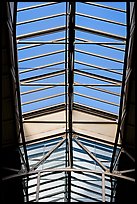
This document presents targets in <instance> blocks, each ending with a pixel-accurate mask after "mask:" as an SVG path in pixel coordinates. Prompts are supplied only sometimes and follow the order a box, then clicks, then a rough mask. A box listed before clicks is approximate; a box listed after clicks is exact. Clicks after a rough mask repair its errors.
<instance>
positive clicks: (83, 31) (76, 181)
mask: <svg viewBox="0 0 137 204" xmlns="http://www.w3.org/2000/svg"><path fill="white" fill-rule="evenodd" d="M33 3H34V2H33ZM111 3H112V2H111ZM118 3H119V2H118ZM19 5H20V3H19ZM24 5H25V3H24ZM51 7H52V8H51ZM44 8H45V9H46V8H47V9H49V12H48V10H46V11H47V13H49V14H47V16H43V17H37V18H35V17H34V18H33V17H32V19H29V20H28V19H27V20H26V19H25V18H24V19H23V20H21V21H20V20H19V19H20V18H21V17H20V16H21V15H22V16H23V13H24V16H25V13H26V15H27V12H29V11H34V13H35V12H36V10H37V11H40V9H41V13H42V12H43V9H44ZM53 8H54V10H55V11H56V10H57V12H58V13H56V12H51V11H53V10H52V9H53ZM61 8H63V9H61ZM94 8H97V9H98V12H102V10H101V9H104V13H105V12H107V11H109V12H110V11H111V12H116V13H117V15H118V16H119V17H121V15H123V16H122V17H121V19H124V20H121V22H118V21H117V20H115V19H113V18H112V19H107V18H106V17H101V16H94V15H89V14H88V12H89V11H90V10H91V11H92V10H93V9H94ZM86 9H87V11H88V12H87V13H84V12H86ZM82 11H83V13H82ZM17 12H18V18H17V24H16V26H17V44H18V58H19V59H18V63H19V64H18V67H19V76H20V89H21V101H22V111H23V124H24V125H25V124H32V125H34V124H40V125H43V126H46V125H53V126H54V124H65V132H63V133H59V134H58V133H57V134H56V133H55V134H53V135H51V136H47V137H45V139H44V140H43V138H37V139H36V141H35V140H32V141H29V142H28V143H27V142H26V145H27V153H28V159H29V164H30V170H29V169H28V170H27V171H25V172H21V171H18V174H15V175H13V176H9V177H6V178H4V180H7V179H16V178H17V177H22V178H24V177H26V176H29V179H30V180H29V186H28V190H29V199H30V201H36V202H38V201H42V200H43V201H44V199H45V200H47V201H54V202H58V201H59V202H60V201H66V202H71V201H102V202H105V201H109V200H110V196H111V193H110V191H111V182H113V181H114V180H115V179H125V180H128V181H131V182H135V179H134V178H131V177H128V176H125V173H126V172H130V171H131V172H132V171H134V169H127V170H123V171H121V172H120V171H117V170H116V168H112V167H111V168H110V164H111V157H112V152H113V144H112V143H111V142H110V143H109V142H107V143H106V142H105V139H103V138H100V140H98V141H97V140H95V138H92V137H89V136H85V135H84V134H83V135H82V134H81V133H78V132H76V131H75V130H74V125H75V124H79V125H80V124H82V125H84V124H85V125H86V124H88V125H93V124H94V125H105V124H107V125H109V124H110V125H112V124H115V125H117V119H118V114H119V106H120V103H119V100H120V97H121V87H122V77H123V70H124V69H126V67H125V68H124V55H125V46H126V29H127V23H126V22H125V16H126V10H123V9H120V8H119V7H117V8H116V7H114V6H113V4H112V6H107V4H106V5H105V2H104V4H102V5H101V4H98V3H94V2H59V3H58V2H48V3H41V4H37V5H35V4H34V5H33V4H32V5H30V6H26V7H23V8H20V7H19V8H18V10H17ZM50 12H51V14H50ZM59 12H60V13H59ZM45 13H46V12H44V14H45ZM32 16H34V14H33V15H32ZM37 16H38V15H37ZM104 16H105V15H104ZM118 19H119V18H118ZM80 20H81V21H80ZM46 21H47V22H48V23H47V25H48V26H47V27H46V29H45V27H44V26H43V24H42V22H46ZM52 21H53V22H52ZM88 21H89V22H90V23H89V24H88V23H85V24H88V27H86V26H85V25H84V26H83V25H81V23H80V22H88ZM50 22H51V27H50V26H49V25H50ZM59 22H61V23H62V25H60V23H59ZM33 23H34V24H35V25H37V26H40V27H41V30H37V29H36V30H35V29H32V31H31V29H29V26H30V25H31V24H32V25H33ZM39 23H40V24H39ZM98 23H99V25H101V24H100V23H105V24H109V26H108V27H110V31H108V27H107V26H106V27H105V29H106V30H105V29H102V30H101V29H100V30H99V29H98V28H97V29H95V28H94V27H95V26H93V28H92V27H90V24H94V25H95V24H98ZM103 25H104V24H103ZM25 26H26V27H25ZM37 26H35V27H36V28H38V27H37ZM111 26H112V27H113V28H114V26H115V27H116V28H115V32H114V33H112V30H113V29H112V30H111ZM30 27H31V26H30ZM32 27H33V26H32ZM25 28H26V29H28V30H29V31H27V32H25ZM118 28H119V29H118ZM118 30H121V33H123V35H121V34H118ZM51 46H52V47H51ZM32 50H34V53H33V51H32ZM102 53H103V54H102ZM113 55H114V57H113ZM115 56H116V57H115ZM123 68H124V69H123ZM85 99H86V100H85ZM62 103H63V104H64V108H62V110H63V111H65V120H63V119H60V120H56V118H54V120H40V119H39V120H37V119H36V120H35V117H34V119H33V120H30V119H27V117H26V115H27V114H28V115H31V114H32V118H33V114H34V113H35V111H37V110H38V111H39V110H40V111H41V110H42V109H45V110H47V114H49V113H48V111H49V110H50V109H52V107H53V106H54V105H55V104H56V105H58V106H59V105H61V104H62ZM75 106H79V109H84V108H85V109H87V111H88V107H90V108H92V109H94V110H95V111H96V112H98V115H100V112H102V115H103V114H104V117H105V115H107V117H109V118H110V120H108V121H102V120H100V121H99V120H92V121H87V120H84V119H83V120H75V119H73V117H74V115H73V114H74V110H75V109H76V108H75ZM59 111H60V109H59ZM59 111H58V110H57V112H59ZM103 112H104V113H103ZM91 114H92V113H91ZM114 118H115V120H114ZM118 134H119V133H118ZM117 140H118V139H117ZM102 141H103V142H102ZM117 143H118V141H117ZM93 144H94V146H96V147H95V150H96V151H97V152H96V153H95V151H93V149H92V146H93ZM44 145H46V148H47V150H46V151H45V150H44V147H45V146H44ZM101 145H102V147H101ZM42 148H43V149H42ZM21 149H22V148H21ZM33 150H34V151H33ZM119 150H120V148H118V151H119ZM115 151H116V150H115ZM120 152H121V150H120ZM101 154H104V155H102V156H101ZM105 154H106V155H105ZM107 155H109V156H107ZM119 155H120V154H119ZM105 156H106V157H105ZM114 156H115V153H114V155H113V157H114ZM129 157H130V158H131V159H133V158H132V157H131V156H130V155H129ZM113 159H114V158H113ZM116 162H118V159H117V161H116ZM115 166H116V163H115ZM42 179H43V180H42ZM59 180H60V181H61V182H59ZM90 180H91V181H90ZM47 185H49V187H47ZM79 185H81V186H80V188H79ZM34 188H36V191H34ZM54 190H55V191H54ZM45 191H46V192H47V193H46V195H44V194H43V192H45Z"/></svg>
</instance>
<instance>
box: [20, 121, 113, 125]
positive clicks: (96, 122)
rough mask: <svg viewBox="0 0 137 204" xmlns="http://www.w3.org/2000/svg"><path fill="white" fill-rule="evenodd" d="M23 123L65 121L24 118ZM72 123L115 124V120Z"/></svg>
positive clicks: (77, 122) (75, 122) (76, 122)
mask: <svg viewBox="0 0 137 204" xmlns="http://www.w3.org/2000/svg"><path fill="white" fill-rule="evenodd" d="M23 123H45V124H47V123H66V121H65V120H64V121H61V120H59V121H58V120H56V121H55V120H54V121H52V120H51V121H49V120H48V121H43V120H24V121H23ZM73 123H74V124H117V122H116V121H73Z"/></svg>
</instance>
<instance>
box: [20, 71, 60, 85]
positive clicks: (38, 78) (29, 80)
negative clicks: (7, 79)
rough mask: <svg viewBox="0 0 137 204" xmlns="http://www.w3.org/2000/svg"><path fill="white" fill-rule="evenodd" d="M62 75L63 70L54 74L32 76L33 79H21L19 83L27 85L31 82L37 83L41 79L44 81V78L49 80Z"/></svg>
mask: <svg viewBox="0 0 137 204" xmlns="http://www.w3.org/2000/svg"><path fill="white" fill-rule="evenodd" d="M62 74H64V70H61V71H56V72H51V73H48V74H42V75H37V76H33V77H28V78H25V79H21V80H20V82H21V83H22V82H25V83H29V82H33V81H38V80H41V79H46V78H51V77H55V76H59V75H62Z"/></svg>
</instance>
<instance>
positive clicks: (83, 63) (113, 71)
mask: <svg viewBox="0 0 137 204" xmlns="http://www.w3.org/2000/svg"><path fill="white" fill-rule="evenodd" d="M75 63H78V64H81V65H85V66H88V67H92V68H94V70H95V69H98V70H104V71H106V72H112V73H115V74H120V75H122V73H121V72H118V71H115V70H117V69H115V70H114V69H109V68H106V67H101V66H97V65H95V64H89V63H85V62H82V61H78V60H75Z"/></svg>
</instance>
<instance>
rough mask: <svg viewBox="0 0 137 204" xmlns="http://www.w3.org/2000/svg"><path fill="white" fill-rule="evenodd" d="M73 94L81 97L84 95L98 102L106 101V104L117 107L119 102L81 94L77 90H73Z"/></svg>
mask: <svg viewBox="0 0 137 204" xmlns="http://www.w3.org/2000/svg"><path fill="white" fill-rule="evenodd" d="M74 94H75V95H77V96H81V97H84V98H88V99H91V100H95V101H99V102H102V103H106V104H109V105H113V106H117V107H119V104H117V103H113V102H111V101H106V100H103V99H100V98H95V97H92V96H87V95H85V94H81V93H78V92H74Z"/></svg>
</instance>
